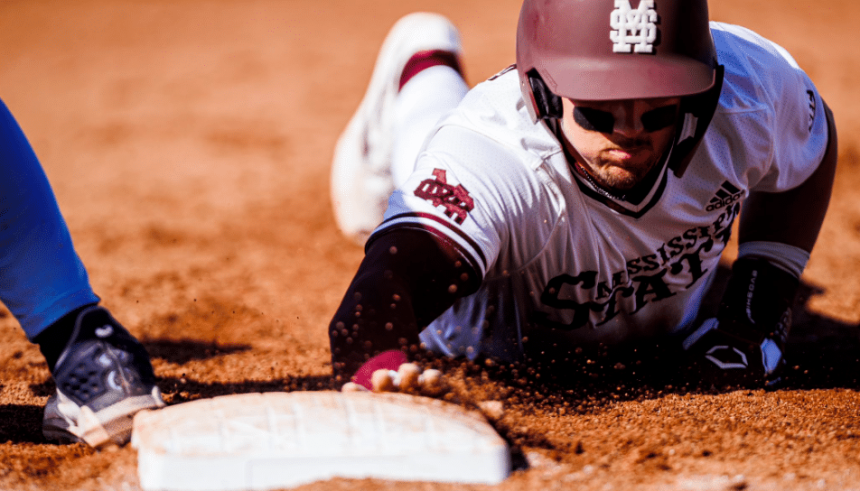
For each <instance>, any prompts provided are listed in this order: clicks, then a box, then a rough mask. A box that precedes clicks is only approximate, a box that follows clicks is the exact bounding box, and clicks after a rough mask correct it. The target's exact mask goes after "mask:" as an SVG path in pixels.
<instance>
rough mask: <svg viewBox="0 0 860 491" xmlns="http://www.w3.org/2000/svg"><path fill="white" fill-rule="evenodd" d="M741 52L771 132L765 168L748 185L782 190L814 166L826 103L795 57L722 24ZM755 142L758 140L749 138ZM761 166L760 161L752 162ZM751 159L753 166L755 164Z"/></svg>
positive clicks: (823, 140)
mask: <svg viewBox="0 0 860 491" xmlns="http://www.w3.org/2000/svg"><path fill="white" fill-rule="evenodd" d="M723 27H724V29H725V30H727V31H729V32H730V35H732V36H733V37H734V43H732V44H733V45H734V46H735V53H736V54H737V53H738V52H743V53H744V56H743V58H744V60H745V63H748V66H747V67H746V70H747V71H748V75H747V76H749V77H750V78H751V79H752V80H751V81H752V83H753V84H754V85H755V86H756V92H757V97H758V98H759V99H760V100H761V102H762V103H764V104H765V105H766V106H767V107H768V111H767V114H768V116H767V121H765V122H764V124H765V125H766V128H767V133H768V134H769V135H770V142H769V143H770V147H771V148H769V155H768V156H763V158H764V159H765V162H763V164H764V166H765V167H764V169H763V170H764V172H763V174H762V175H761V178H760V179H759V180H758V181H757V182H752V183H750V184H751V185H752V189H754V190H756V191H763V192H782V191H787V190H789V189H792V188H794V187H796V186H799V185H800V184H802V183H803V182H804V181H805V180H806V179H807V178H809V176H810V175H812V173H813V172H814V171H815V169H817V168H818V165H819V164H820V163H821V161H822V159H823V158H824V153H825V151H826V149H827V143H828V128H827V118H826V116H825V114H824V103H823V101H822V99H821V96H820V95H819V93H818V90H817V89H816V87H815V85H814V84H813V83H812V81H811V80H810V78H809V77H808V76H807V74H806V73H805V72H804V71H803V70H802V69H801V68H800V66H799V65H798V64H797V62H796V61H795V60H794V58H793V57H792V56H791V55H790V54H789V53H788V51H786V50H785V49H784V48H782V47H781V46H779V45H778V44H776V43H774V42H772V41H770V40H767V39H765V38H763V37H761V36H759V35H757V34H755V33H753V32H752V31H749V30H747V29H744V28H741V27H738V26H723ZM752 145H753V146H755V145H757V142H752ZM756 164H758V165H761V164H762V163H756ZM756 164H754V165H756Z"/></svg>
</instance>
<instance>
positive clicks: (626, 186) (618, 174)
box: [600, 166, 640, 191]
mask: <svg viewBox="0 0 860 491" xmlns="http://www.w3.org/2000/svg"><path fill="white" fill-rule="evenodd" d="M600 180H601V183H600V184H602V185H603V186H606V187H608V188H611V189H615V190H618V191H629V190H630V189H632V188H633V187H634V186H636V183H638V182H639V180H640V178H639V176H638V175H637V174H635V173H633V172H631V171H630V170H628V169H625V168H623V167H617V166H608V167H606V168H605V169H604V172H602V173H601V176H600Z"/></svg>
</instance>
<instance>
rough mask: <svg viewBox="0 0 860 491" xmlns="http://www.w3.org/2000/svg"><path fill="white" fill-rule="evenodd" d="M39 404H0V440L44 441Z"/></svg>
mask: <svg viewBox="0 0 860 491" xmlns="http://www.w3.org/2000/svg"><path fill="white" fill-rule="evenodd" d="M42 412H43V408H42V407H41V406H25V405H19V404H4V405H0V442H9V441H11V442H12V443H46V441H45V438H44V437H43V436H42Z"/></svg>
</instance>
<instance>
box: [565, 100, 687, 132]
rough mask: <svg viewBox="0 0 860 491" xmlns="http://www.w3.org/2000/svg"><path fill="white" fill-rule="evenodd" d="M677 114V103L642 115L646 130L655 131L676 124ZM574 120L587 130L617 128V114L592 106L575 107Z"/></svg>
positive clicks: (599, 130)
mask: <svg viewBox="0 0 860 491" xmlns="http://www.w3.org/2000/svg"><path fill="white" fill-rule="evenodd" d="M677 116H678V106H677V105H675V104H673V105H670V106H663V107H658V108H657V109H652V110H650V111H648V112H647V113H645V114H643V115H642V127H643V128H644V129H645V131H646V132H648V133H653V132H655V131H659V130H662V129H663V128H668V127H669V126H671V125H672V124H674V123H675V119H676V118H677ZM573 120H574V121H575V122H576V124H578V125H579V126H580V127H582V129H584V130H587V131H598V132H600V133H612V130H613V128H615V116H613V115H612V113H609V112H606V111H601V110H599V109H592V108H590V107H580V106H576V107H574V108H573Z"/></svg>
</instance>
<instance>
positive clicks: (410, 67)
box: [397, 50, 463, 90]
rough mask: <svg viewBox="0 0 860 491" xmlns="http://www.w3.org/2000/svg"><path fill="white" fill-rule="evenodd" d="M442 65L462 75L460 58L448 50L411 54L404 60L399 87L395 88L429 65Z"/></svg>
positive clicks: (401, 85)
mask: <svg viewBox="0 0 860 491" xmlns="http://www.w3.org/2000/svg"><path fill="white" fill-rule="evenodd" d="M438 65H443V66H447V67H451V68H453V69H454V70H456V71H457V73H459V74H460V76H463V69H462V67H461V66H460V58H459V57H458V56H457V55H456V54H454V53H452V52H450V51H441V50H430V51H419V52H417V53H415V54H414V55H412V58H409V61H407V62H406V66H405V67H403V72H402V74H401V75H400V87H399V88H398V89H397V90H400V89H402V88H403V86H404V85H406V82H408V81H409V80H411V79H412V77H414V76H415V75H418V74H419V73H421V72H422V71H423V70H426V69H428V68H430V67H434V66H438Z"/></svg>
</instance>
